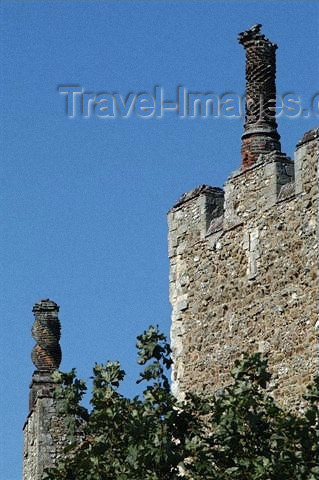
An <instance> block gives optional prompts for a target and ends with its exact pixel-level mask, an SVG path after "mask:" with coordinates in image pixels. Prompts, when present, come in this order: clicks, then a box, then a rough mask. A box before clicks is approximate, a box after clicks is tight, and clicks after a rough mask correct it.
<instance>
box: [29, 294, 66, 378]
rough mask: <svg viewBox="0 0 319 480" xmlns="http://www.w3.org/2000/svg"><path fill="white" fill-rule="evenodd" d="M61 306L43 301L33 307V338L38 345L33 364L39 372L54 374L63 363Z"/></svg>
mask: <svg viewBox="0 0 319 480" xmlns="http://www.w3.org/2000/svg"><path fill="white" fill-rule="evenodd" d="M58 312H59V306H58V305H57V304H56V303H55V302H52V300H49V299H47V300H41V301H40V302H39V303H36V304H35V305H34V307H33V313H34V316H35V321H34V324H33V327H32V336H33V338H34V340H35V341H36V345H35V346H34V348H33V350H32V362H33V363H34V365H35V366H36V368H37V370H38V371H46V372H53V371H54V370H57V369H58V368H59V366H60V363H61V348H60V345H59V340H60V337H61V324H60V321H59V319H58Z"/></svg>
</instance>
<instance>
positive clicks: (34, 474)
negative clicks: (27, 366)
mask: <svg viewBox="0 0 319 480" xmlns="http://www.w3.org/2000/svg"><path fill="white" fill-rule="evenodd" d="M32 311H33V314H34V317H35V320H34V324H33V327H32V336H33V338H34V340H35V341H36V345H35V346H34V348H33V350H32V361H33V363H34V365H35V367H36V370H35V371H34V372H33V375H32V382H31V385H30V394H29V414H28V417H27V420H26V422H25V425H24V427H23V431H24V454H23V455H24V456H23V480H42V478H43V474H44V471H45V469H46V468H48V467H51V466H52V465H54V463H55V462H56V460H57V459H58V458H59V457H60V456H61V455H62V454H63V447H64V446H65V445H66V442H67V440H66V426H65V423H64V417H63V415H62V414H61V407H59V404H58V401H57V399H56V398H55V390H56V388H57V387H58V386H59V381H58V380H55V379H54V377H53V376H52V374H53V372H54V371H55V370H57V369H58V368H59V366H60V363H61V357H62V355H61V348H60V344H59V340H60V336H61V324H60V320H59V318H58V312H59V306H58V305H57V304H56V303H55V302H53V301H52V300H49V299H45V300H41V301H40V302H38V303H36V304H35V305H34V307H33V310H32Z"/></svg>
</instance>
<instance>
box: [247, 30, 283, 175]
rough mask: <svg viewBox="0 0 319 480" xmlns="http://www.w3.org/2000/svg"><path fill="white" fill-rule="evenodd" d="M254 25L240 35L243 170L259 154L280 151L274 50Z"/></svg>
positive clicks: (273, 44)
mask: <svg viewBox="0 0 319 480" xmlns="http://www.w3.org/2000/svg"><path fill="white" fill-rule="evenodd" d="M260 29H261V25H260V24H258V25H254V26H253V27H251V28H250V29H249V30H246V31H245V32H242V33H240V34H239V37H238V40H239V43H241V44H242V45H243V46H244V48H245V50H246V115H245V125H244V134H243V135H242V148H241V152H242V168H243V169H246V168H247V167H250V166H252V165H253V164H254V163H256V162H257V161H258V159H259V156H260V154H267V153H269V152H278V153H280V152H281V146H280V141H279V140H280V135H279V134H278V132H277V123H276V118H275V110H274V107H275V106H276V83H275V80H276V49H277V45H276V44H275V43H271V42H270V41H269V40H268V39H267V38H265V36H264V35H262V34H261V33H260Z"/></svg>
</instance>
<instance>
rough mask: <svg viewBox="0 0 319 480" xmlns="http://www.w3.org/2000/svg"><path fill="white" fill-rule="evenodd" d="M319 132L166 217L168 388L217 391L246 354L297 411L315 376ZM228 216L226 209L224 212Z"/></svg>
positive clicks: (199, 193) (200, 192)
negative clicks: (263, 363)
mask: <svg viewBox="0 0 319 480" xmlns="http://www.w3.org/2000/svg"><path fill="white" fill-rule="evenodd" d="M317 165H318V129H316V130H313V131H311V132H308V133H307V134H305V136H304V138H303V139H302V141H301V142H299V144H298V145H297V149H296V155H295V162H292V161H291V160H290V159H289V158H287V157H285V156H283V155H281V154H278V153H275V154H269V155H266V156H261V157H260V158H259V162H257V163H256V164H255V165H254V166H252V167H251V168H249V169H247V170H244V171H239V172H235V174H233V175H232V176H231V177H230V178H229V179H228V181H227V182H226V185H225V201H224V206H223V191H222V190H221V189H216V188H212V187H207V186H202V187H199V188H197V189H196V190H194V191H193V192H190V193H188V194H185V195H184V196H183V197H182V198H181V200H180V201H179V202H178V203H177V204H176V205H175V206H174V207H173V208H172V209H171V211H170V212H169V214H168V223H169V257H170V302H171V305H172V327H171V340H172V349H173V358H174V368H173V374H172V375H173V390H174V392H175V394H176V395H178V396H180V397H181V396H182V395H183V392H185V391H187V390H197V391H198V390H202V391H210V392H211V391H218V389H220V388H222V387H223V386H224V385H225V384H226V383H227V382H228V381H229V372H230V369H231V367H232V366H233V363H234V361H235V359H237V358H238V357H239V356H240V354H241V353H242V352H244V351H250V352H255V351H260V352H264V353H268V354H269V360H270V366H271V370H272V372H273V384H272V385H271V388H272V389H273V393H274V395H275V397H276V398H278V399H279V400H280V401H281V402H282V403H283V404H287V403H289V404H290V405H291V404H295V403H297V402H298V399H299V398H300V396H301V395H302V393H304V391H305V387H306V385H307V384H308V383H309V382H310V380H311V377H312V376H313V375H314V374H316V373H317V371H318V308H317V302H318V278H317V275H318V176H317ZM223 210H224V211H223Z"/></svg>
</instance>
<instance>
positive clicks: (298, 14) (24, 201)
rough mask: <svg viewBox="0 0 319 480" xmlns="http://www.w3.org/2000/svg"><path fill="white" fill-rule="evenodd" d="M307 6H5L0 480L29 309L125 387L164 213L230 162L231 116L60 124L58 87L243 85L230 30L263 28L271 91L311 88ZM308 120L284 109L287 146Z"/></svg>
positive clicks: (0, 31) (24, 369) (164, 274)
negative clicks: (56, 321) (56, 323)
mask: <svg viewBox="0 0 319 480" xmlns="http://www.w3.org/2000/svg"><path fill="white" fill-rule="evenodd" d="M317 5H318V3H317V2H311V1H307V2H305V1H300V2H299V1H254V2H250V1H242V2H240V1H228V2H226V1H221V0H220V1H202V2H201V1H175V2H173V1H99V2H94V1H87V2H85V1H78V2H77V1H52V2H49V1H41V2H40V1H34V2H32V1H17V2H15V1H10V2H7V1H2V2H1V4H0V13H1V18H0V22H1V25H0V37H1V39H0V45H1V58H0V64H1V92H0V97H1V130H0V132H1V167H0V176H1V188H0V224H1V234H0V265H1V276H0V292H1V302H0V318H1V362H0V366H1V384H0V392H1V397H0V398H1V421H0V425H1V437H0V479H1V480H21V468H22V440H23V437H22V426H23V423H24V421H25V419H26V415H27V413H28V385H29V382H30V380H31V375H32V371H33V366H32V363H31V360H30V352H31V349H32V346H33V344H34V342H33V340H32V338H31V333H30V329H31V325H32V323H33V316H32V311H31V310H32V306H33V304H34V303H35V302H36V301H38V300H39V299H41V298H47V297H50V298H51V299H53V300H54V301H56V302H57V303H58V304H59V305H60V306H61V310H60V319H61V322H62V341H61V345H62V349H63V362H62V365H61V368H62V369H63V370H70V369H71V368H72V367H73V366H75V367H77V369H78V372H79V375H80V376H81V377H83V378H88V377H89V376H90V373H91V366H92V365H93V364H94V362H95V361H98V362H104V361H106V360H107V359H114V360H115V359H118V360H120V361H121V362H122V365H123V367H124V368H125V370H126V371H127V373H128V378H127V384H126V387H125V388H124V392H125V393H126V394H129V395H132V394H134V393H135V392H136V391H137V390H136V387H135V383H134V380H135V377H136V375H137V368H136V366H135V357H136V355H135V349H134V345H135V337H136V335H138V334H139V333H140V332H141V331H143V329H144V328H146V327H147V326H148V325H149V324H151V323H158V324H159V325H160V327H161V328H162V329H163V330H164V331H165V332H166V333H168V332H169V325H170V306H169V303H168V259H167V224H166V212H167V211H168V209H169V208H170V207H171V206H172V205H173V203H174V202H175V201H176V200H177V199H178V197H179V196H180V194H182V193H183V192H185V191H188V190H190V189H192V188H194V187H195V186H197V185H199V184H203V183H206V184H210V185H213V186H222V184H223V182H224V181H225V180H226V178H227V176H228V175H229V173H230V172H231V171H232V170H234V169H236V168H238V167H239V164H240V135H241V132H242V123H241V121H240V120H230V119H221V118H220V119H212V118H208V119H203V118H195V119H191V118H184V119H181V118H178V116H177V115H176V113H175V112H173V111H172V112H166V113H165V114H164V117H163V118H161V119H160V118H147V119H144V118H138V117H137V116H134V115H132V116H130V117H129V118H126V119H124V118H121V117H119V116H118V117H116V118H113V119H110V118H104V119H101V118H96V117H92V118H89V119H84V118H81V117H80V116H78V117H76V118H73V119H70V118H68V117H67V116H66V114H65V97H64V96H62V95H59V94H58V92H57V86H58V85H61V84H78V85H81V86H82V87H83V88H84V89H85V91H86V92H95V93H101V92H109V93H113V92H120V93H121V94H122V95H124V96H126V95H127V94H128V93H129V92H136V93H139V92H150V93H152V92H153V90H154V87H155V86H156V85H160V86H162V87H163V88H164V91H165V97H166V98H167V99H168V100H169V99H170V100H174V98H175V97H176V89H177V87H178V86H179V85H184V86H185V87H187V89H188V90H189V91H197V92H198V91H202V92H208V91H214V92H217V93H219V94H222V93H224V92H226V91H235V92H237V93H239V94H242V93H243V91H244V51H243V48H242V46H240V45H238V43H237V34H238V33H239V32H241V31H242V30H245V29H246V28H248V27H250V26H251V25H253V24H255V23H262V24H263V26H264V28H263V30H264V32H265V34H266V35H267V36H268V37H269V38H270V39H271V40H272V41H275V42H277V43H278V44H279V50H278V54H277V76H278V83H277V85H278V91H280V92H281V93H284V92H287V91H294V92H296V93H298V94H299V95H302V96H303V97H304V99H305V103H307V102H308V99H309V98H310V97H311V95H313V94H314V93H316V92H318V91H319V86H318V60H317V59H318V8H317ZM317 123H318V118H316V117H310V118H308V119H305V118H299V119H289V118H281V119H280V121H279V129H280V133H281V135H282V145H283V150H284V151H286V152H287V153H288V154H290V155H291V154H292V153H293V150H294V146H295V144H296V143H297V141H298V139H299V138H300V137H301V136H302V134H303V132H305V131H306V130H308V129H310V128H313V127H314V126H316V125H317Z"/></svg>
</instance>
